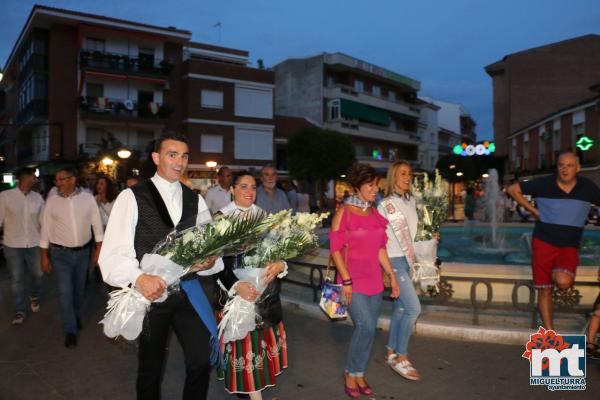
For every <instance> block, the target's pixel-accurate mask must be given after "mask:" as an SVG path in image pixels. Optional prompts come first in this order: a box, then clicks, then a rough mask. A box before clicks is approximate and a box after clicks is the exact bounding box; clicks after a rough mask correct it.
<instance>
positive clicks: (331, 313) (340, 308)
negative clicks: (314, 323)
mask: <svg viewBox="0 0 600 400" xmlns="http://www.w3.org/2000/svg"><path fill="white" fill-rule="evenodd" d="M344 213H346V230H347V229H348V226H349V225H348V219H349V216H348V214H347V213H349V211H348V209H347V208H346V207H344ZM346 238H347V234H346ZM348 246H349V241H348V240H346V246H345V247H346V249H345V251H344V264H345V265H346V266H348ZM333 265H335V263H334V261H333V257H332V256H331V255H330V256H329V261H328V262H327V270H326V271H325V279H324V280H323V286H322V287H321V300H320V301H319V307H320V308H321V310H322V311H323V312H324V313H325V315H327V316H328V317H329V319H331V320H332V321H337V320H341V319H345V318H347V317H348V308H347V306H346V304H344V303H343V302H342V287H343V285H340V284H338V283H333V278H332V277H331V276H330V271H331V267H332V266H333ZM334 275H335V274H334Z"/></svg>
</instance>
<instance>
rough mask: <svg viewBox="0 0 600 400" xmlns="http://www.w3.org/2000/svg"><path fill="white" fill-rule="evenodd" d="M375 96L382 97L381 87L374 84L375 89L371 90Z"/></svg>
mask: <svg viewBox="0 0 600 400" xmlns="http://www.w3.org/2000/svg"><path fill="white" fill-rule="evenodd" d="M371 92H372V93H373V96H377V97H381V87H380V86H377V85H373V89H372V90H371Z"/></svg>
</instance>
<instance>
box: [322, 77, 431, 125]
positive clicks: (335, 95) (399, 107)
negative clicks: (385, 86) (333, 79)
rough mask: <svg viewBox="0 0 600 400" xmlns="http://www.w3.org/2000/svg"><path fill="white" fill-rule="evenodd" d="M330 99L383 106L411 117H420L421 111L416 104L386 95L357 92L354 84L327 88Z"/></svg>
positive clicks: (326, 95) (326, 91) (327, 95)
mask: <svg viewBox="0 0 600 400" xmlns="http://www.w3.org/2000/svg"><path fill="white" fill-rule="evenodd" d="M324 95H325V97H326V98H328V99H347V100H351V101H355V102H358V103H363V104H366V105H369V106H371V107H376V108H381V109H383V110H387V111H391V112H393V113H396V114H402V115H405V116H407V117H410V118H411V119H418V118H419V116H420V113H421V111H420V110H419V109H418V108H417V107H416V106H414V105H412V104H409V103H406V102H404V101H400V100H390V99H388V98H385V97H378V96H373V95H371V94H370V93H366V92H357V91H356V90H354V88H353V87H352V86H348V85H342V84H336V85H333V86H329V87H326V88H325V93H324Z"/></svg>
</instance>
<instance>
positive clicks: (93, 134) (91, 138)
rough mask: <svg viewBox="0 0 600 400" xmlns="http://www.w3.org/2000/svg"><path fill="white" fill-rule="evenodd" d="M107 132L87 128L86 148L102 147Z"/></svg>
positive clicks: (100, 129)
mask: <svg viewBox="0 0 600 400" xmlns="http://www.w3.org/2000/svg"><path fill="white" fill-rule="evenodd" d="M105 134H106V131H105V130H104V129H103V128H87V129H86V134H85V143H86V146H92V147H100V146H101V145H102V140H103V139H104V136H105Z"/></svg>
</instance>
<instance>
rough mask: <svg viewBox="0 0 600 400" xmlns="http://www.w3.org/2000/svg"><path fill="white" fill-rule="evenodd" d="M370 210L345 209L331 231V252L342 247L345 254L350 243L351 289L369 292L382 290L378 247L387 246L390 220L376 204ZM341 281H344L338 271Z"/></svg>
mask: <svg viewBox="0 0 600 400" xmlns="http://www.w3.org/2000/svg"><path fill="white" fill-rule="evenodd" d="M371 210H372V213H371V215H365V216H362V215H357V214H355V213H353V212H351V211H348V210H347V209H346V210H344V213H343V214H342V221H341V223H340V228H339V230H337V231H335V232H334V231H331V232H329V250H330V251H331V253H333V252H335V251H338V250H339V251H340V253H341V254H342V257H345V252H346V248H345V246H346V243H348V244H349V246H348V265H347V268H348V272H349V273H350V277H351V278H352V282H353V283H352V289H353V291H354V292H358V293H362V294H365V295H368V296H371V295H374V294H377V293H380V292H382V291H383V278H382V273H381V266H380V264H379V250H380V249H385V247H386V244H387V235H386V233H385V230H386V227H387V224H388V221H387V220H386V219H385V218H384V217H382V216H381V214H379V212H378V211H377V210H376V209H375V208H374V207H373V208H371ZM346 213H349V216H347V215H346ZM338 283H341V277H340V276H339V275H338Z"/></svg>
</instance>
